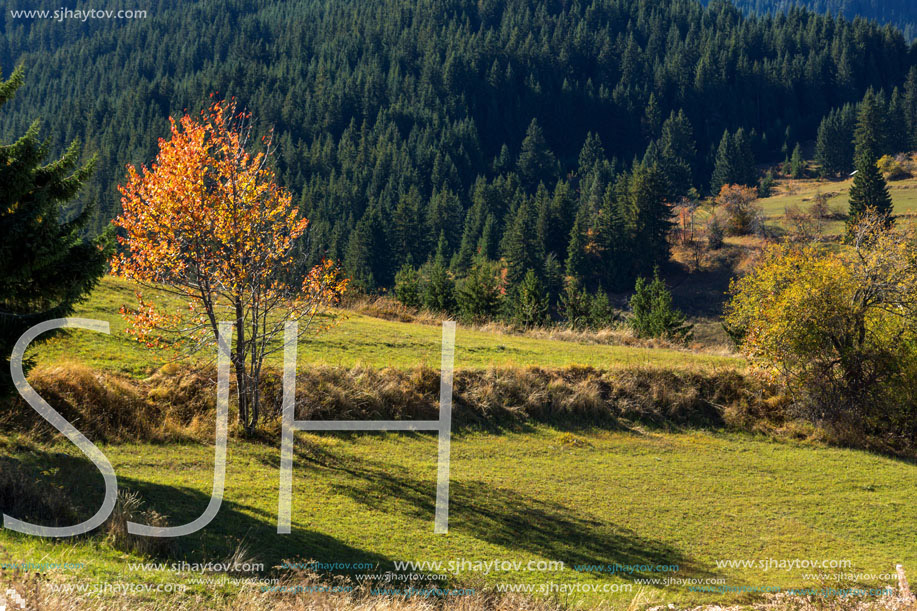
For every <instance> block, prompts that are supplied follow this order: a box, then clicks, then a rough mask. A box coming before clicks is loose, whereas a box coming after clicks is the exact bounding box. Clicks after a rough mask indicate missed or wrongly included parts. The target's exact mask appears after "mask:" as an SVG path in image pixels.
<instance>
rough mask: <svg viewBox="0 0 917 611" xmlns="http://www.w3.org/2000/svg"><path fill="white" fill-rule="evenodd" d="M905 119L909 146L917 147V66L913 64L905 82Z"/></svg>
mask: <svg viewBox="0 0 917 611" xmlns="http://www.w3.org/2000/svg"><path fill="white" fill-rule="evenodd" d="M904 121H905V125H906V126H907V133H908V140H909V142H908V144H909V148H910V149H911V150H914V149H917V66H911V69H910V71H909V72H908V73H907V81H906V82H905V83H904Z"/></svg>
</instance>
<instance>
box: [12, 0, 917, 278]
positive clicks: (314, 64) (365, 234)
mask: <svg viewBox="0 0 917 611" xmlns="http://www.w3.org/2000/svg"><path fill="white" fill-rule="evenodd" d="M29 4H30V3H28V2H18V0H17V1H16V2H13V3H11V4H10V9H11V10H12V9H22V8H30V6H29ZM102 4H105V3H102ZM112 4H115V3H112ZM97 8H103V7H101V6H100V7H97ZM148 13H149V14H148V16H147V17H146V18H144V19H135V20H87V21H84V22H81V21H78V20H69V21H67V20H64V21H63V22H55V21H53V20H50V19H44V20H43V19H37V18H32V19H29V18H22V17H20V18H15V19H14V18H13V17H12V16H11V15H12V13H6V12H4V14H3V15H2V16H0V19H2V21H0V29H2V31H3V33H4V35H3V37H2V40H0V66H2V68H3V70H4V73H6V74H9V72H10V71H11V70H12V68H13V66H15V65H17V64H20V63H21V64H23V65H25V66H26V68H27V70H28V73H27V78H26V81H25V85H24V86H23V87H22V88H21V89H20V90H19V91H18V92H17V95H16V96H15V97H14V98H13V99H12V101H10V102H9V103H8V104H7V105H6V106H5V107H4V109H3V112H2V113H0V140H2V141H9V140H11V139H13V138H16V137H19V136H20V135H21V134H22V133H23V132H24V130H25V129H26V128H27V126H28V125H29V124H30V123H31V122H32V121H33V120H35V119H36V118H39V117H40V118H42V119H43V121H44V130H43V133H44V134H46V135H47V136H49V137H50V138H51V144H52V147H51V148H52V151H59V150H61V149H62V148H63V147H64V145H65V144H66V143H69V142H70V141H72V140H76V141H77V142H78V143H79V144H80V146H81V147H82V149H83V151H84V156H85V157H86V158H88V157H89V156H90V155H92V154H98V155H99V163H98V165H97V169H96V172H95V174H94V176H93V177H92V178H91V179H90V182H89V184H88V186H87V188H86V189H85V190H84V192H83V193H82V198H83V201H97V202H98V203H99V205H100V208H99V212H98V215H97V216H96V217H95V219H94V221H93V222H92V223H91V224H92V229H93V230H94V231H98V230H100V229H101V228H102V227H104V225H105V224H106V223H107V221H108V220H109V219H110V218H112V217H113V216H114V215H115V214H116V213H117V212H118V210H119V203H118V201H119V200H118V194H117V192H116V190H115V186H116V185H117V184H118V183H119V182H123V178H124V173H125V172H124V167H125V164H128V163H133V164H138V163H149V162H150V161H151V160H152V159H153V157H154V154H155V151H156V139H157V138H158V137H161V136H164V135H165V134H166V130H167V127H168V123H167V117H169V116H170V115H171V116H176V115H179V114H180V113H181V112H182V111H183V110H184V109H188V110H189V111H190V112H192V113H195V112H197V110H198V109H200V108H201V107H202V106H203V105H204V104H205V103H206V102H207V101H208V100H209V96H210V95H211V94H216V95H217V96H218V97H222V96H235V97H236V98H237V99H238V100H239V102H240V103H241V104H242V105H243V106H244V107H246V108H248V109H249V110H251V111H252V113H253V115H254V118H255V121H256V127H257V130H258V132H259V134H264V133H266V132H267V129H268V128H269V127H270V128H273V129H274V144H275V145H276V153H277V154H276V157H275V161H274V163H275V165H276V168H277V170H278V176H279V178H280V180H281V181H282V183H283V184H284V185H285V186H286V187H288V188H289V189H290V190H291V191H292V193H293V195H294V197H295V198H296V199H297V201H299V202H300V205H301V208H302V210H303V212H304V214H305V215H306V217H308V218H310V219H311V220H312V225H311V229H310V233H309V240H308V241H307V243H306V244H305V245H304V247H303V249H304V252H303V262H304V264H305V265H309V264H313V263H315V262H317V260H318V259H319V258H320V257H321V256H329V257H330V258H332V259H334V260H338V261H343V262H344V264H345V266H346V268H347V272H348V274H349V275H350V277H351V278H352V279H353V281H354V283H357V284H359V285H360V286H362V287H364V288H366V289H369V290H373V289H377V288H380V287H390V286H392V284H393V281H394V275H395V273H396V272H397V271H398V270H399V269H400V268H401V267H402V266H403V265H404V264H405V263H409V262H410V263H411V264H412V265H415V266H416V265H421V264H423V263H424V262H426V261H428V260H429V259H431V258H432V257H433V256H434V255H435V254H436V253H437V252H438V251H439V250H442V251H443V255H444V259H445V261H446V263H447V264H453V265H454V269H455V271H456V272H457V273H459V274H462V273H464V272H465V271H466V270H467V267H468V266H469V265H470V260H471V256H472V254H473V253H474V251H475V249H478V250H480V249H483V250H484V251H485V252H486V254H487V255H488V256H489V257H490V258H497V257H499V256H504V255H507V256H508V251H509V249H510V248H511V246H510V245H511V244H512V241H513V236H512V235H511V234H512V229H513V227H516V226H521V225H525V226H526V227H527V228H528V229H527V230H526V231H531V230H532V229H534V227H535V225H536V219H535V217H536V216H539V215H540V216H543V217H544V216H545V215H547V216H546V217H545V218H544V219H543V220H542V221H541V222H542V225H543V226H545V227H548V228H549V231H547V233H545V234H544V235H541V234H539V235H538V239H539V243H537V244H534V245H532V246H531V247H528V246H527V248H531V253H529V254H526V257H525V261H523V262H522V263H520V265H521V266H522V267H521V269H520V272H521V273H522V274H524V272H525V266H529V267H534V268H535V269H536V270H537V271H538V272H539V273H540V268H541V267H542V266H544V265H547V264H546V262H545V258H546V257H547V256H548V255H553V259H554V260H555V261H556V264H559V265H560V266H561V267H563V266H564V265H565V263H566V262H567V261H568V260H569V259H570V258H571V255H573V256H574V259H575V256H578V254H579V253H578V252H577V251H578V250H579V249H581V248H582V246H581V245H574V247H571V245H570V232H571V230H572V229H573V227H574V225H575V222H576V219H577V217H580V218H581V219H582V223H584V224H586V225H587V226H586V227H585V229H592V230H594V231H598V232H599V233H600V234H602V233H607V232H608V231H611V230H612V229H613V234H612V235H607V236H605V235H602V236H601V237H602V240H605V241H607V242H609V243H610V244H619V245H620V247H619V249H618V250H614V249H612V250H609V249H607V248H606V249H605V250H608V252H607V253H605V254H604V255H603V256H604V258H602V259H601V260H597V261H589V262H588V263H589V265H590V266H591V269H593V270H599V271H591V272H589V273H586V272H585V271H584V272H583V274H584V279H585V281H586V282H587V284H588V286H589V287H590V289H595V288H597V287H598V286H600V285H601V286H602V287H603V288H605V289H609V288H618V289H629V288H631V287H632V286H633V280H634V277H635V276H636V275H637V274H641V273H642V274H646V273H650V272H651V271H652V267H653V264H654V263H663V262H664V259H665V252H663V250H664V245H663V244H660V243H658V240H652V239H647V237H646V236H645V235H642V234H641V229H640V227H641V224H645V223H646V222H647V221H646V220H645V218H644V217H645V216H647V215H649V216H652V215H654V214H658V213H656V212H653V211H652V210H651V209H646V207H647V206H648V204H647V203H645V202H633V201H624V199H625V198H624V197H623V196H622V195H621V194H622V192H623V191H625V190H626V189H627V187H625V184H627V183H628V181H629V180H630V179H629V178H628V176H629V173H630V172H631V171H632V170H633V169H635V168H633V167H631V161H632V160H633V159H634V158H635V157H636V159H638V160H640V159H645V160H646V163H647V164H648V165H649V164H652V163H653V162H656V163H658V165H659V167H660V169H661V171H662V172H663V173H664V174H665V176H666V179H667V180H668V182H669V189H668V190H667V191H666V192H665V193H664V195H666V196H667V198H668V199H669V200H671V201H675V200H677V198H678V197H680V196H682V195H684V194H686V193H687V192H688V189H689V187H691V186H693V187H695V188H697V189H698V190H699V191H700V192H702V193H703V192H705V191H707V190H708V189H709V187H710V173H711V170H712V168H713V159H714V155H715V152H716V146H717V144H718V143H719V142H720V139H721V137H722V136H723V132H724V130H727V129H728V130H730V132H736V131H737V130H739V129H740V128H741V131H742V134H743V135H742V137H743V138H744V142H745V143H746V144H745V146H747V148H748V154H749V155H753V156H754V157H756V158H758V159H762V160H763V159H770V158H775V157H779V156H780V155H781V149H782V148H783V147H789V148H792V147H793V146H794V144H795V142H797V141H799V140H802V139H806V138H812V137H814V133H815V128H816V126H817V123H818V121H819V120H820V119H821V117H822V116H823V115H824V114H825V113H826V112H827V111H828V110H830V109H831V108H834V107H838V106H841V105H843V104H844V103H847V102H855V101H858V100H859V99H861V98H862V96H863V94H864V92H865V91H866V89H867V88H869V87H874V88H877V89H878V88H882V89H885V90H886V91H891V89H892V88H893V87H895V86H899V85H901V84H902V83H903V82H904V79H905V76H906V74H907V72H908V69H909V68H910V66H911V65H913V64H914V63H915V57H917V56H915V55H914V53H913V52H912V50H911V49H910V47H909V46H908V45H907V44H906V42H905V40H904V39H903V37H901V36H900V35H895V34H893V33H890V32H886V31H884V30H882V29H880V28H878V27H875V26H873V25H871V24H868V23H865V22H858V23H856V24H851V23H849V22H841V21H838V20H835V19H831V18H828V17H825V16H818V15H816V14H814V13H808V12H797V13H794V14H793V16H792V17H790V18H781V19H779V20H778V19H772V18H769V17H761V18H759V17H744V16H743V15H742V14H741V13H740V12H739V11H738V10H736V9H735V8H733V7H731V6H729V5H727V4H717V5H715V6H713V7H711V8H709V9H704V8H703V7H702V6H701V5H700V4H699V3H695V2H686V1H681V0H666V1H665V2H662V3H660V2H657V1H656V0H652V1H651V0H592V1H591V2H587V3H561V2H549V3H542V2H535V1H534V0H513V1H511V2H506V3H503V2H490V1H488V2H480V3H460V2H451V1H446V0H426V1H424V2H421V3H420V4H417V3H414V2H406V1H404V0H386V1H385V2H381V3H373V4H369V5H367V4H366V3H363V2H356V1H348V2H343V3H335V2H327V1H326V0H297V1H295V2H278V1H277V0H259V1H258V2H254V3H252V2H241V1H237V2H230V3H226V4H221V5H219V6H217V5H215V4H213V3H210V2H200V1H199V2H192V3H187V2H178V1H177V0H158V1H157V2H153V3H151V6H150V9H149V11H148ZM854 41H855V42H854ZM62 102H65V103H64V106H63V107H64V108H66V112H61V111H60V110H61V108H62ZM679 112H682V113H683V114H681V115H679V114H678V113H679ZM589 134H593V136H592V137H590V138H587V136H589ZM646 153H649V154H648V155H647V154H646ZM653 180H657V179H656V178H653ZM540 183H544V185H545V188H546V192H545V193H543V194H539V193H538V185H539V184H540ZM634 189H635V190H636V187H634ZM522 204H525V205H522ZM529 207H530V208H531V210H532V211H531V212H530V213H529V212H527V210H529ZM542 208H544V209H546V211H545V212H542V210H541V209H542ZM608 208H610V209H611V211H609V212H606V213H605V216H606V217H607V216H608V215H609V214H613V215H616V216H617V217H619V218H620V222H619V225H620V226H615V227H613V228H608V227H605V228H604V229H603V228H602V227H601V226H599V227H591V226H589V224H590V223H592V222H598V220H599V219H600V218H601V215H600V213H601V211H602V210H603V209H608ZM520 210H521V211H523V212H524V213H525V214H531V215H532V218H523V219H520V218H519V217H520ZM525 214H523V216H525ZM488 219H490V221H489V222H490V228H489V230H487V231H485V228H487V227H488ZM606 224H607V221H606ZM440 237H442V238H444V240H443V246H442V249H440V248H439V246H440V239H439V238H440ZM599 246H600V247H601V244H600V245H599ZM601 251H602V249H601V248H599V249H597V250H595V252H601ZM590 252H593V251H590ZM602 270H604V271H602ZM600 272H601V273H600ZM513 273H516V272H513ZM545 280H547V276H546V278H545Z"/></svg>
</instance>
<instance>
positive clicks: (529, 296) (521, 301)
mask: <svg viewBox="0 0 917 611" xmlns="http://www.w3.org/2000/svg"><path fill="white" fill-rule="evenodd" d="M512 295H513V297H512V300H511V308H512V310H511V315H510V317H511V320H512V322H513V324H514V325H516V326H517V327H521V328H523V329H530V328H532V327H537V326H540V325H543V324H545V323H547V322H548V299H547V296H546V295H545V294H544V289H543V288H542V286H541V281H540V280H539V279H538V276H537V275H536V274H535V271H534V270H531V269H530V270H528V271H526V272H525V277H523V279H522V282H521V283H520V284H519V286H518V287H517V288H516V290H515V291H513V293H512Z"/></svg>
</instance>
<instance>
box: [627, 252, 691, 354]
mask: <svg viewBox="0 0 917 611" xmlns="http://www.w3.org/2000/svg"><path fill="white" fill-rule="evenodd" d="M630 309H631V314H632V316H631V319H630V325H631V327H632V328H633V330H634V332H635V333H636V334H637V337H659V338H663V339H670V340H685V339H688V338H689V337H690V336H691V334H692V331H693V325H691V324H689V323H687V322H686V319H685V315H684V314H683V313H682V312H680V311H678V310H676V309H675V307H674V306H673V305H672V294H671V293H670V292H669V290H668V289H667V288H666V287H665V283H664V282H663V281H662V279H661V278H660V277H659V268H658V267H657V268H656V269H655V270H653V280H652V281H651V282H647V280H646V278H642V277H641V278H637V284H636V286H635V287H634V294H633V296H632V297H631V298H630Z"/></svg>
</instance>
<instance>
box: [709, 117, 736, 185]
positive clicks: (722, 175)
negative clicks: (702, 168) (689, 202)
mask: <svg viewBox="0 0 917 611" xmlns="http://www.w3.org/2000/svg"><path fill="white" fill-rule="evenodd" d="M738 156H739V153H738V151H737V150H736V148H735V140H734V139H733V137H732V135H731V134H730V133H729V131H728V130H727V131H725V132H723V137H722V138H721V139H720V145H719V146H718V147H717V149H716V159H715V160H714V164H713V176H712V178H711V179H710V192H711V193H713V194H714V195H716V194H717V193H719V192H720V189H721V188H722V187H723V185H727V184H729V183H732V182H735V177H736V174H737V172H736V161H737V159H738Z"/></svg>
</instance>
